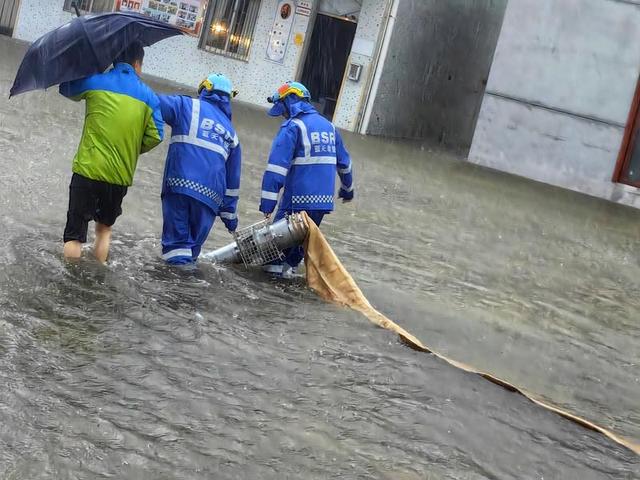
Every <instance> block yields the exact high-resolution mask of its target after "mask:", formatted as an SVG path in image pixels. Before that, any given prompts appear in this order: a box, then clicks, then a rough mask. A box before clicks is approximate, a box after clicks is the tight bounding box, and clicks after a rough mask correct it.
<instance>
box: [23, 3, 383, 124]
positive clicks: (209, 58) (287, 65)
mask: <svg viewBox="0 0 640 480" xmlns="http://www.w3.org/2000/svg"><path fill="white" fill-rule="evenodd" d="M387 1H388V0H364V1H363V5H362V10H361V12H360V17H359V24H358V28H357V30H356V39H361V40H365V41H367V42H370V44H373V45H375V43H376V41H377V38H378V34H379V31H380V25H381V22H382V17H383V13H384V9H385V8H384V7H385V4H386V3H387ZM63 4H64V0H22V2H21V8H20V12H19V16H18V19H17V21H16V29H15V33H14V37H16V38H18V39H21V40H26V41H33V40H35V39H36V38H38V37H39V36H41V35H43V34H44V33H46V32H48V31H49V30H51V29H53V28H55V27H57V26H59V25H62V24H63V23H65V22H67V21H69V20H71V19H72V18H73V14H71V13H68V12H64V11H63V10H62V6H63ZM277 4H278V0H262V5H261V9H260V13H259V15H258V20H257V24H256V29H255V33H254V42H253V45H252V46H251V51H250V54H249V59H248V61H241V60H233V59H230V58H227V57H224V56H220V55H216V54H213V53H210V52H206V51H203V50H200V49H198V38H197V37H192V36H187V35H184V36H181V37H174V38H170V39H167V40H164V41H162V42H160V43H157V44H156V45H153V46H152V47H149V48H148V49H147V50H146V57H145V64H144V68H143V70H144V72H145V73H147V74H149V75H154V76H157V77H160V78H165V79H167V80H170V81H173V82H177V83H181V84H184V85H192V86H193V87H194V88H195V87H196V86H197V85H198V83H199V82H200V81H201V80H202V78H204V77H206V76H207V75H208V74H209V73H211V72H221V73H224V74H225V75H227V76H229V78H231V80H232V81H233V83H234V87H235V88H236V89H237V90H239V92H240V95H239V97H238V100H239V101H243V102H248V103H252V104H255V105H258V106H263V107H267V104H266V98H267V97H268V96H269V95H270V94H271V93H273V91H274V90H275V89H277V88H278V86H280V85H281V84H282V83H284V82H285V81H287V80H294V79H295V78H294V76H295V74H296V71H297V70H298V64H299V62H301V61H302V59H301V54H302V45H300V46H297V45H295V43H294V41H293V38H294V36H295V35H296V34H297V33H300V34H302V35H303V36H305V37H306V33H307V29H308V26H309V17H307V16H303V15H296V16H295V19H294V24H293V28H292V29H291V35H290V39H289V45H288V47H287V53H286V56H285V59H284V61H283V63H282V64H279V63H274V62H271V61H269V60H267V58H266V49H267V43H268V40H269V32H270V30H271V26H272V24H273V21H274V19H275V15H276V5H277ZM305 40H306V38H305ZM351 61H354V62H357V63H360V64H362V65H363V70H362V75H361V78H360V80H359V81H358V82H352V81H350V80H345V82H344V85H343V88H342V90H341V92H340V98H339V101H338V106H337V109H336V114H335V118H334V122H335V123H336V125H337V126H338V127H340V128H344V129H347V130H353V129H354V128H355V127H356V124H357V119H358V113H359V110H360V108H361V102H362V98H364V95H365V92H364V90H365V88H366V85H367V78H368V75H369V74H370V67H371V64H372V55H363V54H356V53H353V54H352V56H351Z"/></svg>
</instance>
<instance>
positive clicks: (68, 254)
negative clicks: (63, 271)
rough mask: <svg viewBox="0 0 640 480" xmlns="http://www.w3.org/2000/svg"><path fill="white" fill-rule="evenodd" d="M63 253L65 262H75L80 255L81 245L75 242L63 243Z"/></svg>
mask: <svg viewBox="0 0 640 480" xmlns="http://www.w3.org/2000/svg"><path fill="white" fill-rule="evenodd" d="M63 253H64V258H66V259H67V260H76V259H78V258H80V256H81V255H82V244H81V243H80V242H78V241H77V240H70V241H68V242H64V249H63Z"/></svg>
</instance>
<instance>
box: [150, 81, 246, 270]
mask: <svg viewBox="0 0 640 480" xmlns="http://www.w3.org/2000/svg"><path fill="white" fill-rule="evenodd" d="M235 95H236V92H235V91H233V89H232V85H231V81H230V80H229V79H228V78H227V77H225V76H224V75H221V74H211V75H209V76H208V77H207V78H206V79H204V80H203V81H202V82H201V83H200V85H199V86H198V98H191V97H189V96H186V95H160V96H159V98H160V109H161V111H162V117H163V119H164V121H165V122H166V123H168V124H169V125H170V126H171V144H170V146H169V152H168V154H167V161H166V165H165V169H164V180H163V183H162V217H163V226H162V258H163V259H164V260H165V261H166V262H167V263H169V264H173V265H183V264H190V263H193V262H195V261H196V260H197V258H198V256H199V255H200V250H201V248H202V245H203V244H204V242H205V240H206V239H207V237H208V235H209V232H210V231H211V227H212V226H213V222H214V220H215V218H216V216H219V217H220V218H221V219H222V221H223V222H224V224H225V226H226V227H227V229H228V230H229V231H230V232H233V231H235V230H236V228H237V226H238V217H237V212H236V210H237V206H238V196H239V189H240V169H241V152H240V142H239V141H238V136H237V135H236V131H235V129H234V128H233V125H232V123H231V98H233V97H234V96H235Z"/></svg>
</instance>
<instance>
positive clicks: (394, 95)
mask: <svg viewBox="0 0 640 480" xmlns="http://www.w3.org/2000/svg"><path fill="white" fill-rule="evenodd" d="M506 3H507V0H474V1H473V2H470V1H468V0H399V4H398V11H397V15H396V19H395V25H394V27H393V31H392V33H391V38H390V43H389V49H388V53H387V55H386V59H385V61H384V67H383V70H382V75H381V77H380V83H379V86H378V89H377V92H376V95H375V100H374V106H373V109H372V114H371V117H370V120H369V124H368V128H367V133H371V134H374V135H388V136H394V137H402V138H419V139H423V138H427V139H433V140H437V141H439V142H442V143H443V144H446V145H449V146H453V147H461V148H464V149H468V148H469V146H470V145H471V140H472V137H473V132H474V127H475V123H476V119H477V116H478V112H479V110H480V105H481V103H482V95H483V93H484V88H485V85H486V81H487V78H488V75H489V69H490V66H491V61H492V58H493V54H494V50H495V48H496V43H497V41H498V36H499V33H500V27H501V25H502V19H503V16H504V11H505V7H506Z"/></svg>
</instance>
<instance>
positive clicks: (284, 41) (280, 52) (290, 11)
mask: <svg viewBox="0 0 640 480" xmlns="http://www.w3.org/2000/svg"><path fill="white" fill-rule="evenodd" d="M294 11H295V3H294V1H293V0H281V1H280V2H278V6H277V8H276V15H275V19H274V20H273V26H272V27H271V32H270V33H269V44H268V45H267V58H268V59H269V60H271V61H272V62H276V63H283V62H284V56H285V54H286V52H287V46H288V45H289V35H290V34H291V27H292V26H293V17H294Z"/></svg>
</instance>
